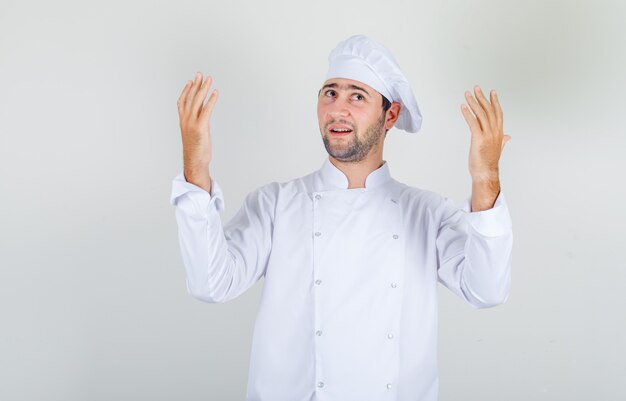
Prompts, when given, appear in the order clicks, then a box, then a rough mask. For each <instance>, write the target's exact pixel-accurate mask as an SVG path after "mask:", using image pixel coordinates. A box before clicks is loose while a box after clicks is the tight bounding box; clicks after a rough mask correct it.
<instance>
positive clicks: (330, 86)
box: [320, 83, 371, 96]
mask: <svg viewBox="0 0 626 401" xmlns="http://www.w3.org/2000/svg"><path fill="white" fill-rule="evenodd" d="M326 88H339V89H346V88H347V89H356V90H360V91H363V92H365V93H366V94H367V96H371V95H370V94H369V92H368V91H366V90H365V89H363V88H361V87H360V86H356V85H352V84H349V85H341V86H339V85H337V84H336V83H332V84H326V85H324V86H322V89H320V92H321V91H322V90H323V89H326Z"/></svg>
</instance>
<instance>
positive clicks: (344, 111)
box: [328, 97, 350, 118]
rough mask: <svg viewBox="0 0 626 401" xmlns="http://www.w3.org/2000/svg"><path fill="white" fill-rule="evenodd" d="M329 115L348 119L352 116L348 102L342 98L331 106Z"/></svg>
mask: <svg viewBox="0 0 626 401" xmlns="http://www.w3.org/2000/svg"><path fill="white" fill-rule="evenodd" d="M328 114H329V115H330V116H331V117H333V118H335V117H347V116H349V115H350V109H349V108H348V100H346V99H343V98H341V97H339V98H337V100H335V101H334V102H333V104H332V105H331V106H330V109H329V110H328Z"/></svg>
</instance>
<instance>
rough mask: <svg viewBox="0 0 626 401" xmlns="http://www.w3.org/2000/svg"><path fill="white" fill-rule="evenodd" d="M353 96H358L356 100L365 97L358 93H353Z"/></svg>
mask: <svg viewBox="0 0 626 401" xmlns="http://www.w3.org/2000/svg"><path fill="white" fill-rule="evenodd" d="M352 96H353V97H355V96H358V97H359V98H357V99H356V100H364V99H365V97H363V95H361V94H360V93H355V94H354V95H352Z"/></svg>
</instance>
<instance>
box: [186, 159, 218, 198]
mask: <svg viewBox="0 0 626 401" xmlns="http://www.w3.org/2000/svg"><path fill="white" fill-rule="evenodd" d="M184 175H185V181H187V182H190V183H192V184H194V185H197V186H199V187H200V188H202V189H204V190H205V191H207V192H208V193H211V184H212V180H211V175H210V173H209V166H208V165H199V166H198V165H191V163H185V166H184Z"/></svg>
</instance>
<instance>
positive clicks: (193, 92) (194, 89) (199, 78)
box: [187, 71, 202, 107]
mask: <svg viewBox="0 0 626 401" xmlns="http://www.w3.org/2000/svg"><path fill="white" fill-rule="evenodd" d="M201 83H202V74H201V73H200V72H199V71H198V72H196V75H195V77H194V79H193V83H192V84H191V88H190V89H189V93H188V94H187V107H189V106H190V105H191V104H193V98H194V97H195V96H196V92H198V88H200V84H201Z"/></svg>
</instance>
